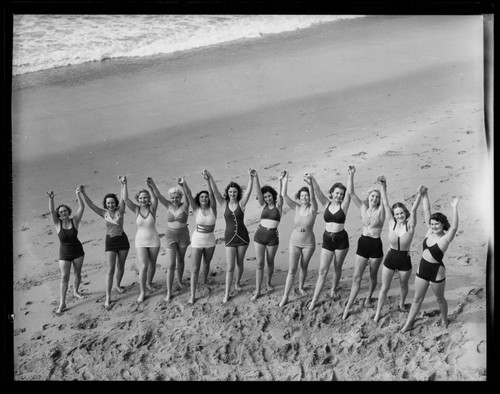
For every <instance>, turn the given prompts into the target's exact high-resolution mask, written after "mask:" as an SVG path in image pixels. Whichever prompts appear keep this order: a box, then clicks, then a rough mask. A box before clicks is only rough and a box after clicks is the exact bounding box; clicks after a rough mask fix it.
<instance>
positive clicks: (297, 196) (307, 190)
mask: <svg viewBox="0 0 500 394" xmlns="http://www.w3.org/2000/svg"><path fill="white" fill-rule="evenodd" d="M302 192H307V194H308V195H309V197H311V193H310V191H309V188H308V187H307V186H302V187H301V188H300V189H299V190H298V192H297V193H295V198H296V199H297V200H299V199H300V194H301V193H302Z"/></svg>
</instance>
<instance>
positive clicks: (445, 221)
mask: <svg viewBox="0 0 500 394" xmlns="http://www.w3.org/2000/svg"><path fill="white" fill-rule="evenodd" d="M431 220H435V221H436V222H439V223H441V224H442V225H443V230H444V231H447V230H448V229H449V228H450V222H449V221H448V218H447V217H446V216H445V215H443V214H442V213H441V212H436V213H433V214H432V215H431V218H430V219H429V224H430V223H431Z"/></svg>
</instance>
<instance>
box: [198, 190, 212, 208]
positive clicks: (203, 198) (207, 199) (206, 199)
mask: <svg viewBox="0 0 500 394" xmlns="http://www.w3.org/2000/svg"><path fill="white" fill-rule="evenodd" d="M199 198H200V205H201V206H202V207H207V206H208V204H209V203H210V197H209V196H208V193H201V194H200V197H199Z"/></svg>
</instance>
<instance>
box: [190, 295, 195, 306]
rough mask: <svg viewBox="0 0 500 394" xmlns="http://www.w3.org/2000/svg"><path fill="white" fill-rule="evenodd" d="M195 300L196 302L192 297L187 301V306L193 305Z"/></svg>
mask: <svg viewBox="0 0 500 394" xmlns="http://www.w3.org/2000/svg"><path fill="white" fill-rule="evenodd" d="M195 300H196V299H195V298H194V296H192V297H191V298H190V299H189V301H188V304H189V305H193V304H194V301H195Z"/></svg>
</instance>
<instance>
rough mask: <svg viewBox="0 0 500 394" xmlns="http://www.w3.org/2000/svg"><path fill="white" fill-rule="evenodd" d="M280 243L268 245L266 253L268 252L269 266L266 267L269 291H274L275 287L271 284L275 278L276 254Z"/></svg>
mask: <svg viewBox="0 0 500 394" xmlns="http://www.w3.org/2000/svg"><path fill="white" fill-rule="evenodd" d="M278 247H279V245H273V246H267V247H266V254H267V267H266V276H267V282H266V289H267V291H273V290H274V287H273V285H272V284H271V279H272V278H273V273H274V257H275V256H276V252H277V251H278Z"/></svg>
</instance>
